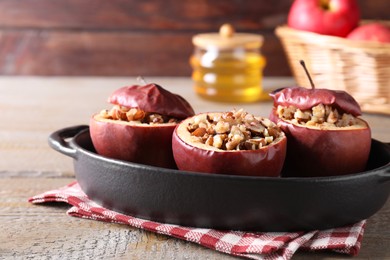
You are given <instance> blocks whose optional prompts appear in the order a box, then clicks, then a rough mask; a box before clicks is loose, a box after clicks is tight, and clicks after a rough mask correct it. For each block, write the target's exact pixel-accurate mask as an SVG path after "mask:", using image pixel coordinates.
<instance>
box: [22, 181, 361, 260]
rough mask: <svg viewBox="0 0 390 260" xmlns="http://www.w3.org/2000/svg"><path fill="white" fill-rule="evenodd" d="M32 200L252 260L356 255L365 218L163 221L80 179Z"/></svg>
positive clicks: (75, 214) (70, 213) (31, 200)
mask: <svg viewBox="0 0 390 260" xmlns="http://www.w3.org/2000/svg"><path fill="white" fill-rule="evenodd" d="M29 202H32V203H37V204H38V203H45V202H65V203H68V204H70V205H72V206H73V207H72V208H70V209H69V210H68V211H67V214H69V215H71V216H75V217H80V218H86V219H93V220H100V221H105V222H114V223H121V224H125V225H129V226H132V227H136V228H141V229H145V230H149V231H152V232H156V233H159V234H164V235H168V236H172V237H176V238H179V239H183V240H186V241H190V242H194V243H197V244H200V245H202V246H205V247H208V248H211V249H213V250H217V251H220V252H223V253H227V254H230V255H236V256H241V257H247V258H251V259H275V260H276V259H284V260H286V259H290V258H291V257H292V255H293V254H294V253H295V252H296V251H297V250H298V249H303V250H309V251H314V250H324V249H327V250H332V251H336V252H339V253H344V254H349V255H356V254H357V253H358V252H359V249H360V245H361V244H360V242H361V240H362V237H363V232H364V226H365V221H361V222H359V223H356V224H354V225H351V226H348V227H343V228H334V229H328V230H321V231H317V230H316V231H311V232H288V233H287V232H255V233H253V232H242V231H221V230H213V229H205V228H192V227H182V226H178V225H171V224H163V223H158V222H153V221H149V220H143V219H139V218H135V217H131V216H128V215H123V214H120V213H117V212H114V211H111V210H108V209H105V208H103V207H101V206H99V205H98V204H96V203H95V202H93V201H92V200H90V199H88V197H87V196H86V195H85V193H84V192H83V191H82V190H81V188H80V186H79V184H78V183H77V182H72V183H70V184H69V185H67V186H65V187H62V188H59V189H56V190H52V191H48V192H45V193H42V194H40V195H37V196H34V197H31V198H30V199H29Z"/></svg>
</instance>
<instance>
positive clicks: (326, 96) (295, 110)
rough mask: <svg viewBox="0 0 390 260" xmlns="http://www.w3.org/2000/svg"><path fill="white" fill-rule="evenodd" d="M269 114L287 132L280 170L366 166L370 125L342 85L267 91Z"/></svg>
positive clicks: (316, 172) (315, 171)
mask: <svg viewBox="0 0 390 260" xmlns="http://www.w3.org/2000/svg"><path fill="white" fill-rule="evenodd" d="M271 96H272V98H273V99H274V106H273V109H272V112H271V115H270V119H271V120H272V121H274V122H275V123H277V124H278V126H279V127H280V128H281V129H282V130H283V131H284V132H285V134H286V136H287V156H286V163H285V171H284V172H283V175H284V176H301V177H312V176H331V175H343V174H350V173H357V172H361V171H363V170H365V167H366V163H367V160H368V156H369V153H370V146H371V131H370V128H369V126H368V124H367V122H365V121H364V120H362V119H361V118H359V116H360V115H361V110H360V106H359V104H358V103H357V102H356V101H355V99H353V97H352V96H350V95H349V94H348V93H346V92H344V91H335V90H329V89H315V88H313V89H306V88H303V87H289V88H284V89H279V90H277V91H275V92H273V93H271Z"/></svg>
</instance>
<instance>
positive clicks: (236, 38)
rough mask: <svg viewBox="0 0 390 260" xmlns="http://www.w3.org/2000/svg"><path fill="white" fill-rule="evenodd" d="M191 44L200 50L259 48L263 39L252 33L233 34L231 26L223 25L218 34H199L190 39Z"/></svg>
mask: <svg viewBox="0 0 390 260" xmlns="http://www.w3.org/2000/svg"><path fill="white" fill-rule="evenodd" d="M192 43H193V44H194V45H195V46H198V47H201V48H207V47H217V48H220V49H232V48H236V47H246V48H260V46H261V45H262V44H263V37H262V36H261V35H258V34H253V33H235V30H234V28H233V26H232V25H230V24H224V25H222V26H221V27H220V29H219V33H201V34H197V35H195V36H194V37H193V38H192Z"/></svg>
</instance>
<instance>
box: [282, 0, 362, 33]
mask: <svg viewBox="0 0 390 260" xmlns="http://www.w3.org/2000/svg"><path fill="white" fill-rule="evenodd" d="M324 2H326V1H323V0H295V1H294V2H293V4H292V6H291V8H290V11H289V14H288V19H287V24H288V26H289V27H291V28H294V29H298V30H304V31H310V32H314V33H319V34H324V35H333V36H339V37H345V36H347V35H348V34H349V33H350V32H351V31H352V30H353V29H354V28H356V27H357V26H358V23H359V21H360V10H359V6H358V4H357V1H356V0H328V1H327V2H328V7H324V4H323V3H324Z"/></svg>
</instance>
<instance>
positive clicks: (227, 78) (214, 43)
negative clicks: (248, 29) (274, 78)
mask: <svg viewBox="0 0 390 260" xmlns="http://www.w3.org/2000/svg"><path fill="white" fill-rule="evenodd" d="M262 43H263V37H262V36H261V35H256V34H249V33H234V28H233V27H232V26H231V25H229V24H225V25H223V26H221V28H220V31H219V34H218V33H205V34H198V35H195V36H194V37H193V44H194V47H195V49H194V53H193V55H192V56H191V59H190V63H191V66H192V68H193V73H192V79H193V81H194V90H195V92H196V93H197V94H199V95H200V96H202V97H204V98H207V99H210V100H215V101H223V102H254V101H258V100H260V99H261V98H262V96H263V95H262V94H263V93H262V85H261V83H262V76H263V73H262V72H263V69H264V66H265V63H266V61H265V58H264V57H263V56H262V55H261V52H260V47H261V45H262Z"/></svg>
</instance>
